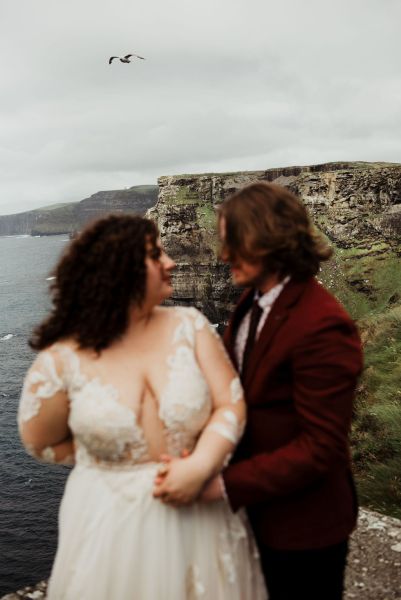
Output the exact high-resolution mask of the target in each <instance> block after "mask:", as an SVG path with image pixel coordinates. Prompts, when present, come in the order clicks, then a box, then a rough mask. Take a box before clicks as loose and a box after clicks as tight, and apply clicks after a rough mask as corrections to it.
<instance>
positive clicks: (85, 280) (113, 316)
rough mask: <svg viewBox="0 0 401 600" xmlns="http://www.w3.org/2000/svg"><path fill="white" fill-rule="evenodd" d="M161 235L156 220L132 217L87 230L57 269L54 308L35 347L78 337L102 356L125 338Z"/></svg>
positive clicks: (119, 217)
mask: <svg viewBox="0 0 401 600" xmlns="http://www.w3.org/2000/svg"><path fill="white" fill-rule="evenodd" d="M158 235H159V233H158V230H157V226H156V224H155V223H154V222H153V221H150V220H149V219H145V218H143V217H139V216H132V215H121V214H120V215H110V216H108V217H105V218H101V219H99V220H97V221H95V222H94V223H93V224H91V225H89V226H88V227H86V228H85V229H84V230H83V231H82V233H81V234H80V235H79V236H78V237H77V238H76V239H74V240H73V241H72V242H71V243H70V244H69V246H68V248H67V250H66V252H65V253H64V255H63V256H62V257H61V259H60V261H59V262H58V264H57V265H56V267H55V269H54V272H53V275H54V276H55V281H54V282H53V284H52V285H51V287H50V292H51V297H52V304H53V307H52V310H51V313H50V315H49V316H48V317H47V318H46V319H45V320H44V321H43V322H42V323H41V324H40V325H39V326H38V327H37V328H36V329H35V330H34V332H33V334H32V337H31V339H30V340H29V344H30V346H31V348H33V349H34V350H42V349H43V348H46V347H48V346H50V345H51V344H53V343H54V342H57V341H59V340H61V339H63V338H64V339H65V338H72V339H74V340H75V341H76V342H77V343H78V344H79V347H80V348H91V349H94V350H95V351H96V352H100V351H101V350H103V349H104V348H107V347H108V346H110V344H111V343H112V342H113V341H114V340H116V339H117V338H119V337H120V336H121V335H122V334H123V333H124V332H125V331H126V328H127V326H128V319H129V308H130V306H132V305H133V304H137V305H139V306H140V305H141V303H142V302H143V299H144V297H145V292H146V266H145V258H146V245H147V242H150V243H151V244H152V245H153V246H154V248H155V250H156V251H157V246H156V244H157V238H158Z"/></svg>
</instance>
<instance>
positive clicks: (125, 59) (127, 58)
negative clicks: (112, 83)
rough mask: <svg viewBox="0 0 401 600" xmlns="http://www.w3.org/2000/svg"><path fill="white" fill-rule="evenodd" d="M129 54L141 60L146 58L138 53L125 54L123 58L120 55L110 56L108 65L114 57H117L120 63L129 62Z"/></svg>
mask: <svg viewBox="0 0 401 600" xmlns="http://www.w3.org/2000/svg"><path fill="white" fill-rule="evenodd" d="M131 56H135V58H140V59H141V60H146V59H145V57H144V56H139V55H138V54H127V55H126V56H124V57H123V58H121V56H110V58H109V65H111V63H112V62H113V60H114V59H115V58H118V59H119V60H120V61H121V62H122V63H129V62H131V60H130V59H131Z"/></svg>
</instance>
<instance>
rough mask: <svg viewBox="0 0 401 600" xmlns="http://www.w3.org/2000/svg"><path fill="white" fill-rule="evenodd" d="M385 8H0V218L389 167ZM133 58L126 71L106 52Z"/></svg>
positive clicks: (390, 48) (122, 2) (396, 79)
mask: <svg viewBox="0 0 401 600" xmlns="http://www.w3.org/2000/svg"><path fill="white" fill-rule="evenodd" d="M400 23H401V0H336V2H333V1H330V2H329V1H328V0H276V1H275V2H273V1H272V0H197V1H196V2H195V1H194V0H141V2H139V1H137V0H108V1H107V2H106V1H105V0H35V1H34V0H18V1H16V0H0V68H1V90H0V173H1V177H0V214H7V213H13V212H20V211H23V210H28V209H30V208H36V207H39V206H44V205H48V204H54V203H59V202H70V201H76V200H81V199H82V198H85V197H88V196H89V195H91V194H93V193H95V192H96V191H98V190H105V189H119V188H124V187H130V186H132V185H139V184H144V183H148V184H156V182H157V177H158V176H160V175H170V174H171V175H173V174H179V173H197V172H198V173H199V172H207V171H214V172H219V171H227V170H234V171H235V170H251V169H266V168H271V167H276V166H288V165H294V164H300V165H304V164H314V163H320V162H326V161H336V160H368V161H391V162H401V76H400V57H401V36H400ZM129 52H135V53H138V54H140V55H142V56H144V57H146V60H136V61H134V62H133V63H131V64H123V63H120V62H119V61H113V63H112V64H111V65H109V64H108V59H109V57H110V56H111V55H120V56H121V55H125V54H127V53H129Z"/></svg>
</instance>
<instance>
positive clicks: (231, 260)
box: [219, 217, 266, 288]
mask: <svg viewBox="0 0 401 600" xmlns="http://www.w3.org/2000/svg"><path fill="white" fill-rule="evenodd" d="M219 235H220V239H221V241H222V243H223V245H224V241H225V239H226V221H225V218H224V217H221V218H220V221H219ZM221 258H222V260H223V261H224V262H226V263H228V264H229V265H230V270H231V277H232V280H233V283H234V285H238V286H241V287H255V288H259V287H261V283H262V282H263V281H264V279H265V278H266V273H265V270H264V267H263V263H262V262H261V261H260V260H257V259H256V260H255V261H250V260H248V259H245V258H242V257H241V256H239V255H238V254H234V253H232V255H230V256H229V255H228V254H227V255H225V253H224V251H223V252H222V256H221Z"/></svg>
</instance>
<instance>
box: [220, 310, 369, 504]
mask: <svg viewBox="0 0 401 600" xmlns="http://www.w3.org/2000/svg"><path fill="white" fill-rule="evenodd" d="M361 367H362V355H361V348H360V340H359V336H358V333H357V331H356V328H355V326H354V325H353V323H352V322H351V321H350V320H349V321H348V320H345V319H342V318H334V317H331V318H326V319H324V320H322V321H321V322H320V323H319V326H318V327H315V329H314V331H312V332H310V333H309V334H308V335H307V336H306V337H305V338H304V339H303V340H302V342H301V343H300V344H299V345H298V347H296V348H294V350H293V353H292V373H293V402H294V408H295V411H296V413H297V420H298V424H299V429H300V431H299V434H298V435H297V436H296V437H294V438H293V439H291V440H290V441H289V442H288V443H287V444H285V445H283V446H281V447H278V448H277V449H275V450H274V451H270V452H265V453H263V452H261V453H258V454H255V455H254V456H252V457H251V458H249V459H247V460H243V461H240V462H238V463H236V464H232V465H230V466H229V467H227V468H226V469H225V470H224V472H223V479H224V486H225V490H226V493H227V496H228V499H229V501H230V504H231V506H232V508H233V509H234V510H237V509H238V508H239V507H241V506H251V505H254V504H258V503H262V502H266V501H268V500H269V499H273V498H278V497H284V496H286V495H288V494H292V493H294V492H296V491H298V490H301V489H302V488H305V487H307V486H309V485H311V484H313V483H314V482H315V481H316V480H318V479H319V478H321V477H322V476H325V475H326V474H327V473H328V472H329V471H331V470H333V469H336V468H338V467H339V466H341V465H348V462H349V449H348V435H349V428H350V422H351V413H352V403H353V398H354V393H355V388H356V383H357V378H358V375H359V374H360V371H361ZM266 394H268V390H266ZM265 416H266V418H268V414H267V412H266V415H265ZM255 418H256V417H255ZM259 418H260V417H259ZM251 419H252V414H251V413H250V414H249V421H250V425H251ZM255 441H256V440H255ZM257 444H258V446H259V447H261V445H262V446H263V440H261V439H258V440H257Z"/></svg>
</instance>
